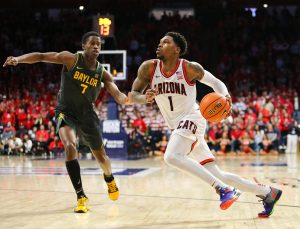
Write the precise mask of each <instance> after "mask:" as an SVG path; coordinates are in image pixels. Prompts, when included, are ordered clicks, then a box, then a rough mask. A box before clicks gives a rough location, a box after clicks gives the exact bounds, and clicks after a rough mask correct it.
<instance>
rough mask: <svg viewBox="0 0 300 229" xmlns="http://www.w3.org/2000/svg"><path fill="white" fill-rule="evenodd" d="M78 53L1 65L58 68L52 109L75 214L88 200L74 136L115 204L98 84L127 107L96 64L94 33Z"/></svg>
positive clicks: (98, 42)
mask: <svg viewBox="0 0 300 229" xmlns="http://www.w3.org/2000/svg"><path fill="white" fill-rule="evenodd" d="M82 49H83V52H82V53H76V54H73V53H70V52H68V51H63V52H60V53H57V52H47V53H37V52H34V53H29V54H25V55H22V56H18V57H12V56H10V57H8V58H7V59H6V61H5V63H4V64H3V67H5V66H6V65H13V66H16V65H17V64H21V63H22V64H23V63H24V64H33V63H38V62H47V63H54V64H62V65H63V69H62V73H61V87H60V90H59V92H58V98H57V100H58V104H57V107H56V110H55V111H56V121H57V131H58V133H59V136H60V139H61V140H62V142H63V144H64V148H65V152H66V167H67V170H68V173H69V176H70V179H71V181H72V184H73V186H74V189H75V191H76V194H77V200H78V203H77V207H76V208H75V209H74V211H75V212H78V213H85V212H87V211H88V210H89V206H88V198H87V196H86V195H85V193H84V191H83V188H82V181H81V175H80V166H79V163H78V160H77V156H78V154H77V148H76V134H77V135H78V136H79V138H80V140H81V141H82V142H83V143H84V144H86V145H87V146H89V147H90V149H91V151H92V153H93V155H94V156H95V158H96V159H97V161H98V162H99V164H100V166H101V168H102V170H103V173H104V180H105V182H106V184H107V186H108V195H109V198H110V199H111V200H117V199H118V197H119V190H118V187H117V185H116V183H115V180H114V177H113V175H112V170H111V164H110V160H109V158H108V156H107V155H106V152H105V149H104V147H103V142H102V137H101V130H100V127H99V119H98V116H97V114H96V113H95V111H94V102H95V100H96V99H97V97H98V95H99V92H100V89H101V82H103V83H104V87H105V88H106V90H107V91H108V92H109V93H110V94H111V95H112V96H113V97H114V99H115V100H116V101H117V102H118V103H119V104H126V103H128V97H127V96H126V95H125V94H123V93H121V92H120V91H119V89H118V87H117V86H116V84H115V83H114V82H113V78H112V76H111V74H110V73H108V72H107V71H106V70H105V69H104V68H103V66H102V65H101V64H100V63H99V62H98V61H97V57H98V56H99V53H100V49H101V38H100V36H99V34H98V33H96V32H88V33H86V34H84V35H83V37H82Z"/></svg>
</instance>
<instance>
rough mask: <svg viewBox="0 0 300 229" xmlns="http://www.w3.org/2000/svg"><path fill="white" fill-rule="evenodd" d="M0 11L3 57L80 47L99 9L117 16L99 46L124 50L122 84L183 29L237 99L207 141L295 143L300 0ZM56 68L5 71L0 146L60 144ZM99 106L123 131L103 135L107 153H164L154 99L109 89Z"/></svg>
mask: <svg viewBox="0 0 300 229" xmlns="http://www.w3.org/2000/svg"><path fill="white" fill-rule="evenodd" d="M80 6H84V8H83V9H82V10H80V9H79V7H80ZM153 10H156V11H155V12H160V13H161V14H162V16H161V17H160V16H157V15H156V14H153V12H154V11H153ZM0 12H1V13H0V19H1V31H0V44H1V46H0V60H1V62H2V63H4V61H5V58H6V57H7V56H10V55H13V56H17V55H21V54H23V53H27V52H33V51H39V52H46V51H63V50H68V51H71V52H76V51H77V50H79V49H80V47H81V36H82V34H83V33H85V32H87V31H90V30H92V29H93V27H92V25H93V15H97V14H98V13H99V14H100V15H113V16H114V19H115V21H114V22H115V25H114V36H113V37H112V38H106V39H105V44H104V46H103V47H102V49H103V50H127V79H126V80H125V81H118V82H117V84H118V86H119V88H120V89H121V90H122V91H124V92H128V91H130V89H131V85H132V82H133V80H134V78H135V77H136V72H137V69H138V66H139V65H140V64H141V63H142V61H143V60H146V59H150V58H155V49H156V46H157V44H158V41H159V39H160V38H161V37H162V36H163V35H164V34H165V33H166V32H167V31H178V32H181V33H182V34H183V35H184V36H185V37H186V38H187V40H188V44H189V51H188V54H187V55H186V56H185V57H184V58H186V59H188V60H193V61H197V62H199V63H200V64H202V65H203V66H204V68H206V69H207V70H209V71H211V72H212V73H213V74H214V75H215V76H217V77H219V78H220V79H221V80H223V81H224V82H225V84H226V85H227V86H228V88H229V90H230V92H231V94H232V97H233V102H234V105H233V108H234V112H233V116H232V118H231V119H229V120H227V121H226V122H224V123H219V124H209V128H208V130H207V136H206V137H207V140H208V143H209V146H210V147H211V149H212V150H213V151H214V152H215V153H216V154H225V155H226V154H233V155H235V154H236V155H240V154H249V153H250V154H257V153H260V154H261V155H263V154H277V153H285V152H290V151H291V152H294V151H295V147H294V148H293V149H292V148H289V147H287V144H288V137H290V139H295V137H296V136H297V135H298V136H299V121H300V113H299V99H298V96H299V95H298V94H299V86H300V67H299V66H300V59H299V55H300V36H299V29H298V28H299V26H300V8H299V3H298V1H296V0H295V1H292V0H289V1H280V0H278V1H264V2H262V1H243V2H241V1H209V3H208V2H207V1H154V0H153V1H142V4H141V1H137V0H136V1H129V0H128V1H121V0H119V1H113V2H112V1H96V0H94V1H77V2H76V4H74V1H70V0H69V1H43V2H42V3H41V2H40V1H34V0H31V1H22V2H19V1H16V0H11V1H9V2H8V1H7V2H5V3H2V7H1V9H0ZM186 13H188V14H190V13H191V14H192V16H190V15H185V14H186ZM158 14H159V13H158ZM60 71H61V66H58V65H51V64H34V65H19V66H17V67H15V68H12V67H9V68H5V69H4V68H2V69H1V70H0V74H1V75H0V94H1V96H0V117H1V119H0V120H1V121H0V122H1V123H0V134H1V144H0V150H1V154H44V153H46V154H50V152H52V154H53V155H59V154H61V153H62V152H63V148H62V145H61V143H60V142H59V140H58V139H57V138H55V133H54V132H55V131H54V125H55V123H54V120H53V116H54V108H55V103H56V94H57V92H58V90H59V84H60ZM197 88H198V99H201V97H202V96H203V95H204V94H206V93H208V92H209V91H211V89H210V88H208V87H206V86H204V85H202V84H200V83H198V84H197ZM97 110H98V114H99V118H100V119H101V120H107V119H111V118H113V119H115V118H117V119H118V120H120V122H121V124H120V125H121V126H120V133H118V134H110V133H104V136H105V139H106V143H108V142H109V141H111V142H110V144H109V145H111V149H108V151H109V154H110V156H111V157H127V156H129V157H131V156H132V157H136V156H138V157H148V156H152V155H161V154H162V153H163V151H164V149H165V147H166V140H167V139H168V137H169V135H170V131H169V130H168V128H167V127H166V125H165V124H164V122H163V119H162V117H161V115H160V113H159V112H158V110H157V107H156V106H155V105H143V106H126V107H125V106H116V105H115V104H114V103H113V102H112V101H111V99H110V97H109V95H108V94H107V93H106V92H105V90H103V91H102V92H101V94H100V96H99V99H98V101H97ZM114 111H117V112H114ZM111 125H112V126H114V125H115V124H111ZM108 132H109V131H108ZM124 139H126V140H124ZM296 139H297V137H296ZM120 141H123V143H122V142H120ZM296 141H297V140H296ZM81 152H82V153H84V152H86V149H85V148H84V147H83V148H81ZM127 152H128V155H127Z"/></svg>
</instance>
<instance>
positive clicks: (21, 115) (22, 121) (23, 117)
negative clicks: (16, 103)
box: [17, 108, 27, 126]
mask: <svg viewBox="0 0 300 229" xmlns="http://www.w3.org/2000/svg"><path fill="white" fill-rule="evenodd" d="M26 118H27V114H26V113H25V110H24V109H23V108H19V109H18V112H17V119H18V125H19V126H20V125H21V124H23V125H24V124H25V122H26Z"/></svg>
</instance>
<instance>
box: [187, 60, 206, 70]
mask: <svg viewBox="0 0 300 229" xmlns="http://www.w3.org/2000/svg"><path fill="white" fill-rule="evenodd" d="M184 61H185V68H186V70H187V71H189V72H199V71H200V72H204V68H203V67H202V65H201V64H199V63H198V62H196V61H189V60H184Z"/></svg>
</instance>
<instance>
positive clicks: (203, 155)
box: [189, 138, 215, 165]
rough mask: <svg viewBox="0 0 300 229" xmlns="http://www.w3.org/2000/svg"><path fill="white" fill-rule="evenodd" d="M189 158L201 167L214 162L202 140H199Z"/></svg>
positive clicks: (213, 157)
mask: <svg viewBox="0 0 300 229" xmlns="http://www.w3.org/2000/svg"><path fill="white" fill-rule="evenodd" d="M189 156H190V157H191V158H193V159H194V160H196V161H198V162H199V163H200V164H201V165H204V164H206V163H209V162H212V161H215V156H214V155H213V154H212V152H211V151H210V149H209V147H208V145H207V143H206V141H205V140H204V138H199V139H198V142H197V145H196V147H195V148H194V149H193V150H192V151H191V153H190V154H189Z"/></svg>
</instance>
